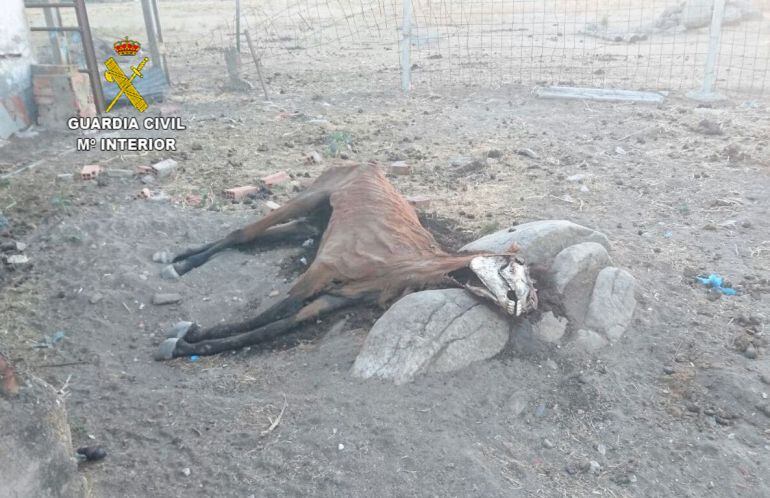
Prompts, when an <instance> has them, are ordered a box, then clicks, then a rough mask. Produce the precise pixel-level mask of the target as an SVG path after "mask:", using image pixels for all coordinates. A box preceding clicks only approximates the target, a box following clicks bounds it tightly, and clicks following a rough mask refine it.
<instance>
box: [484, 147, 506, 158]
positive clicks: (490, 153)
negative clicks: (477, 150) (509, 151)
mask: <svg viewBox="0 0 770 498" xmlns="http://www.w3.org/2000/svg"><path fill="white" fill-rule="evenodd" d="M487 157H488V158H490V159H500V158H501V157H503V153H502V151H500V150H498V149H490V150H489V151H487Z"/></svg>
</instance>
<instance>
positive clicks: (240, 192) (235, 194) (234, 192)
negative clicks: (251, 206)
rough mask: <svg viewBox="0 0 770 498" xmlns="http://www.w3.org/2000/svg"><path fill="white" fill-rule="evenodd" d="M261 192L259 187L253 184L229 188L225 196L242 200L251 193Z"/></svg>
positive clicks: (233, 199) (234, 199)
mask: <svg viewBox="0 0 770 498" xmlns="http://www.w3.org/2000/svg"><path fill="white" fill-rule="evenodd" d="M256 192H259V187H253V186H251V185H246V186H244V187H235V188H229V189H227V190H225V198H227V199H230V200H232V201H240V200H241V199H243V198H244V197H246V196H247V195H249V194H251V193H256Z"/></svg>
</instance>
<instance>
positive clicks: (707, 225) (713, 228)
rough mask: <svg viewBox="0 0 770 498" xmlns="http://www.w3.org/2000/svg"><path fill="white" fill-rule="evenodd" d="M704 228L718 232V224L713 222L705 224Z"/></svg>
mask: <svg viewBox="0 0 770 498" xmlns="http://www.w3.org/2000/svg"><path fill="white" fill-rule="evenodd" d="M703 229H704V230H706V231H707V232H716V231H717V226H716V225H715V224H713V223H706V224H705V225H703Z"/></svg>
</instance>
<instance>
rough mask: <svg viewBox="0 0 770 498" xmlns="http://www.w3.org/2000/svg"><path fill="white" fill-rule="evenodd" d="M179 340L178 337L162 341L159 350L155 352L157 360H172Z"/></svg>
mask: <svg viewBox="0 0 770 498" xmlns="http://www.w3.org/2000/svg"><path fill="white" fill-rule="evenodd" d="M178 341H179V339H177V338H173V339H166V340H165V341H163V342H161V343H160V346H159V347H158V350H157V351H156V352H155V356H154V358H155V361H163V360H170V359H172V358H173V357H174V349H175V348H176V343H177V342H178Z"/></svg>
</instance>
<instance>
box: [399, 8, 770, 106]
mask: <svg viewBox="0 0 770 498" xmlns="http://www.w3.org/2000/svg"><path fill="white" fill-rule="evenodd" d="M711 4H712V0H705V1H704V0H690V1H688V2H681V1H671V0H644V1H639V0H614V1H613V0H519V1H514V2H504V1H497V2H495V1H486V0H476V1H462V2H452V1H448V0H442V1H438V2H437V1H429V0H413V7H414V20H413V23H414V25H415V26H414V27H413V35H412V57H413V60H414V61H415V63H416V64H417V66H418V67H417V70H416V71H415V75H414V78H415V81H420V80H426V81H429V80H433V79H440V80H452V81H462V82H474V83H476V82H480V83H484V82H486V83H488V84H494V83H522V84H531V83H541V84H569V85H581V86H597V87H617V88H627V89H666V90H678V89H690V88H693V87H696V86H698V84H699V82H700V80H701V78H702V77H703V71H704V65H705V63H706V57H707V53H708V50H709V26H710V24H711V20H712V16H711ZM769 43H770V25H769V24H768V20H767V19H766V18H765V17H764V15H763V13H762V10H760V8H759V7H758V6H753V5H751V4H750V3H749V2H728V3H727V7H726V9H725V25H724V26H723V34H722V42H721V46H720V57H719V66H718V83H719V86H720V87H722V88H724V89H740V90H753V91H762V90H764V89H765V86H766V85H767V81H766V80H767V74H768V61H769V60H770V45H769Z"/></svg>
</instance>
